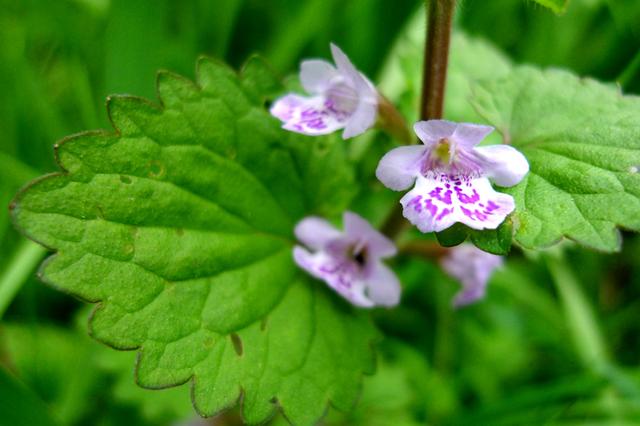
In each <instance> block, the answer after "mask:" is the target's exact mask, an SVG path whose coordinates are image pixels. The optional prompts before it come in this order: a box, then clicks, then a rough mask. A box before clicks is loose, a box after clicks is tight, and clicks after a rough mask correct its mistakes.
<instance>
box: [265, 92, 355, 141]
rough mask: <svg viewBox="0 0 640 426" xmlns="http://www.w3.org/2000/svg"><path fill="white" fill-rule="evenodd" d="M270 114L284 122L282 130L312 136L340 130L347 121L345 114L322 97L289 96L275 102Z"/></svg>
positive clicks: (347, 116) (347, 117)
mask: <svg viewBox="0 0 640 426" xmlns="http://www.w3.org/2000/svg"><path fill="white" fill-rule="evenodd" d="M270 112H271V114H272V115H273V116H275V117H277V118H279V119H280V120H281V121H282V122H284V124H283V125H282V127H283V128H284V129H287V130H291V131H293V132H297V133H303V134H305V135H312V136H315V135H326V134H329V133H332V132H334V131H336V130H338V129H342V128H344V127H345V125H346V122H347V120H348V119H349V115H348V114H347V113H345V112H344V111H340V110H337V109H335V108H334V107H333V103H332V102H331V101H328V100H327V99H325V98H324V97H323V96H314V97H310V98H306V97H303V96H299V95H295V94H289V95H286V96H283V97H282V98H280V99H278V100H276V101H275V102H274V104H273V105H272V107H271V110H270Z"/></svg>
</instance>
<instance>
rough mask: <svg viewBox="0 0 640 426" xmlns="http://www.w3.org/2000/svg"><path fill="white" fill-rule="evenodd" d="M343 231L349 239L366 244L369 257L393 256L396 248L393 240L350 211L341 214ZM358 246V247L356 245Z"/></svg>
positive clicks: (359, 244) (362, 244)
mask: <svg viewBox="0 0 640 426" xmlns="http://www.w3.org/2000/svg"><path fill="white" fill-rule="evenodd" d="M343 222H344V231H345V234H346V237H347V239H348V240H349V241H351V242H355V243H356V244H357V246H363V247H364V246H366V248H367V251H368V253H367V254H368V256H369V258H370V259H375V260H377V259H380V258H384V257H390V256H394V255H395V254H396V253H397V249H396V246H395V244H394V243H393V241H391V240H390V239H389V238H387V237H386V236H385V235H383V234H382V233H380V232H379V231H377V230H376V229H374V228H373V227H372V226H371V224H370V223H369V222H367V221H366V220H365V219H363V218H362V217H360V216H359V215H357V214H355V213H352V212H345V213H344V216H343ZM357 248H360V247H357Z"/></svg>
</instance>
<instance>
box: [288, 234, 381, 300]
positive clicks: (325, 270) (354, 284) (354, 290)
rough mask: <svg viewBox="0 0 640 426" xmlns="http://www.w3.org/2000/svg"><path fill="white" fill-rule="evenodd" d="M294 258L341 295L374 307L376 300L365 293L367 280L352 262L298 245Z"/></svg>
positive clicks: (295, 248)
mask: <svg viewBox="0 0 640 426" xmlns="http://www.w3.org/2000/svg"><path fill="white" fill-rule="evenodd" d="M293 258H294V260H295V262H296V263H297V264H298V266H300V267H301V268H302V269H304V270H305V271H307V272H308V273H309V274H311V275H312V276H314V277H316V278H318V279H320V280H323V281H324V282H325V283H327V284H328V285H329V287H331V288H332V289H333V290H335V291H336V293H338V294H339V295H341V296H342V297H344V298H345V299H347V300H348V301H349V302H351V303H352V304H354V305H356V306H360V307H366V308H368V307H372V306H374V302H373V301H372V300H371V299H370V298H369V297H367V295H366V294H365V290H366V287H365V282H364V281H363V280H362V273H361V271H359V270H358V269H357V267H356V265H354V264H353V263H351V262H348V261H345V260H342V259H339V258H336V257H335V256H331V255H329V254H328V253H326V252H324V251H319V252H317V253H313V254H312V253H310V252H309V251H307V250H306V249H305V248H303V247H300V246H296V247H294V249H293Z"/></svg>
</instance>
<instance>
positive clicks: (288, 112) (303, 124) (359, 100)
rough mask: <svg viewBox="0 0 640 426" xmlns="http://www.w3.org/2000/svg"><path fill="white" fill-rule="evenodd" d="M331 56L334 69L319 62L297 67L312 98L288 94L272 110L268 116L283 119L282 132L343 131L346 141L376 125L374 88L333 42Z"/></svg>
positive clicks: (376, 97)
mask: <svg viewBox="0 0 640 426" xmlns="http://www.w3.org/2000/svg"><path fill="white" fill-rule="evenodd" d="M331 53H332V54H333V60H334V62H335V63H336V67H337V68H336V67H334V66H333V65H332V64H330V63H329V62H327V61H323V60H319V59H313V60H308V61H304V62H302V64H301V65H300V82H301V83H302V87H304V89H305V90H306V91H307V92H308V93H309V94H310V95H311V96H308V97H305V96H300V95H296V94H293V93H290V94H287V95H285V96H283V97H281V98H280V99H278V100H276V101H275V103H274V104H273V106H272V107H271V114H272V115H274V116H275V117H277V118H279V119H280V120H282V122H283V123H284V124H283V125H282V127H283V128H284V129H287V130H291V131H293V132H298V133H303V134H306V135H313V136H315V135H326V134H328V133H332V132H334V131H336V130H339V129H344V132H343V133H342V137H343V138H344V139H348V138H351V137H353V136H357V135H359V134H361V133H363V132H364V131H365V130H367V129H369V128H370V127H372V126H373V125H374V124H375V121H376V117H377V114H378V92H377V91H376V89H375V87H374V86H373V84H372V83H371V82H370V81H369V80H368V79H367V78H366V77H365V76H364V75H363V74H362V73H360V72H359V71H358V70H357V69H356V68H355V67H354V66H353V64H352V63H351V61H349V58H347V55H345V54H344V52H342V50H340V48H338V46H336V45H335V44H333V43H332V44H331Z"/></svg>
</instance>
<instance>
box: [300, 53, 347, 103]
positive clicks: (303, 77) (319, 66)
mask: <svg viewBox="0 0 640 426" xmlns="http://www.w3.org/2000/svg"><path fill="white" fill-rule="evenodd" d="M338 77H339V74H338V70H336V68H335V67H334V66H333V65H332V64H330V63H329V62H327V61H323V60H320V59H312V60H308V61H303V62H302V64H300V83H301V84H302V87H304V90H306V91H307V92H308V93H311V94H314V95H317V94H321V93H324V92H325V91H326V90H327V89H329V87H330V86H331V84H333V83H334V82H335V80H336V79H337V78H338Z"/></svg>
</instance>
